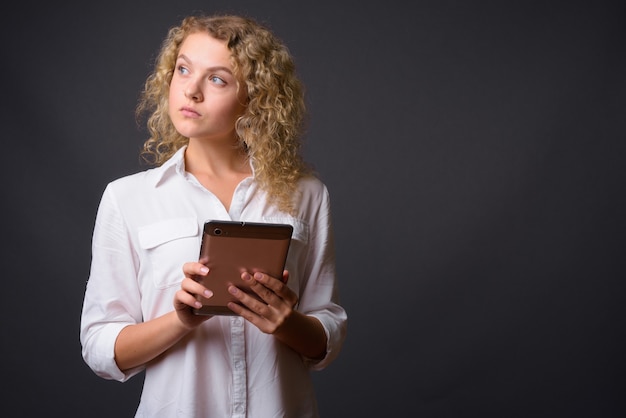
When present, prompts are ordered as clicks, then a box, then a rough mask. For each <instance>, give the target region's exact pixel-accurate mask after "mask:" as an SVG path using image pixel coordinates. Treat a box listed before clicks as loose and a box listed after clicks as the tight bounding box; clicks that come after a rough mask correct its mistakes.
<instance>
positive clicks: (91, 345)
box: [80, 185, 142, 381]
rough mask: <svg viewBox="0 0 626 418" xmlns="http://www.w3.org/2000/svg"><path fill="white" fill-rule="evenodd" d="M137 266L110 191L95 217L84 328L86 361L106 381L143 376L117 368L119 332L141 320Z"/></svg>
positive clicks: (105, 193) (83, 321) (84, 356)
mask: <svg viewBox="0 0 626 418" xmlns="http://www.w3.org/2000/svg"><path fill="white" fill-rule="evenodd" d="M137 264H138V262H137V257H136V254H135V252H134V250H133V246H132V242H131V238H130V234H129V232H128V228H127V227H126V225H125V223H124V221H123V217H122V216H121V213H120V210H119V207H118V205H117V204H116V199H115V196H114V193H113V190H112V187H111V185H109V186H107V188H106V189H105V191H104V193H103V196H102V199H101V201H100V205H99V208H98V213H97V215H96V221H95V226H94V232H93V238H92V262H91V270H90V273H89V279H88V281H87V286H86V289H85V298H84V301H83V308H82V314H81V325H80V342H81V345H82V356H83V358H84V360H85V362H86V363H87V365H88V366H89V367H90V368H91V369H92V370H93V371H94V372H95V373H96V374H97V375H98V376H101V377H103V378H105V379H113V380H118V381H126V380H128V379H129V378H130V377H132V376H133V375H135V374H137V373H139V372H140V371H141V370H142V368H141V367H140V368H136V369H132V370H127V371H125V372H123V371H121V370H120V369H119V368H118V367H117V364H116V362H115V341H116V339H117V336H118V334H119V332H120V331H121V330H122V329H123V328H124V327H126V326H128V325H131V324H136V323H138V322H140V321H141V320H142V314H141V299H140V291H139V287H138V284H137V281H136V280H132V278H135V277H137V268H138V266H137ZM129 278H131V279H130V280H129Z"/></svg>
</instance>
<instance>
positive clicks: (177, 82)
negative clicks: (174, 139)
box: [169, 32, 246, 142]
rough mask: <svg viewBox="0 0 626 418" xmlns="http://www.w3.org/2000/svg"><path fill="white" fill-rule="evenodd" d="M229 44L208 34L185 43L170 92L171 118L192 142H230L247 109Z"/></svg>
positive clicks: (190, 36)
mask: <svg viewBox="0 0 626 418" xmlns="http://www.w3.org/2000/svg"><path fill="white" fill-rule="evenodd" d="M230 55H231V54H230V51H229V50H228V48H227V46H226V43H225V42H222V41H219V40H217V39H215V38H213V37H211V36H210V35H209V34H207V33H205V32H196V33H192V34H190V35H188V36H187V38H186V39H185V40H184V41H183V43H182V45H181V47H180V51H179V54H178V58H177V60H176V66H175V68H174V75H173V77H172V81H171V83H170V91H169V115H170V119H171V120H172V123H173V124H174V127H175V128H176V130H177V131H178V132H179V133H180V134H181V135H183V136H185V137H187V138H190V139H192V138H193V139H198V140H202V141H228V142H232V141H233V140H234V139H235V138H236V135H235V121H236V120H237V118H238V117H239V116H240V115H241V114H242V113H243V111H244V109H245V104H244V103H245V102H246V94H245V91H244V89H239V88H238V85H239V84H238V83H237V79H236V77H235V75H234V74H233V68H232V65H231V63H230Z"/></svg>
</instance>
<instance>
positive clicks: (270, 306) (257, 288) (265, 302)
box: [228, 270, 298, 334]
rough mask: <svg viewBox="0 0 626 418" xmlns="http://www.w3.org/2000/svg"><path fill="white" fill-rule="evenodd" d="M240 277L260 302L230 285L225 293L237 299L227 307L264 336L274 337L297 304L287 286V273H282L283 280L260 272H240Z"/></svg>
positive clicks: (296, 298)
mask: <svg viewBox="0 0 626 418" xmlns="http://www.w3.org/2000/svg"><path fill="white" fill-rule="evenodd" d="M241 278H242V279H243V280H244V281H246V282H248V283H249V284H250V289H251V290H252V291H253V292H254V293H256V294H257V295H258V296H259V297H260V299H261V301H259V300H258V299H256V298H254V297H252V296H250V295H248V294H246V293H245V292H243V291H242V290H241V289H239V288H238V287H236V286H229V287H228V291H229V292H230V293H231V294H232V295H233V296H234V297H235V298H237V299H238V300H239V303H234V302H229V304H228V307H229V308H230V309H231V310H232V311H233V312H235V313H236V314H238V315H240V316H242V317H243V318H245V319H246V320H248V321H249V322H251V323H252V324H254V325H255V326H256V327H257V328H259V329H260V330H261V331H263V332H264V333H266V334H274V333H275V332H276V331H277V330H278V329H279V328H280V327H281V325H282V324H283V323H284V322H285V320H287V318H289V317H290V316H291V314H292V312H293V311H294V307H295V306H296V304H297V303H298V295H296V294H295V292H293V291H292V290H291V289H290V288H289V287H288V286H287V284H286V283H287V280H288V278H289V272H288V271H287V270H285V271H283V280H279V279H277V278H275V277H271V276H268V275H267V274H263V273H254V276H252V275H250V274H249V273H247V272H246V273H243V274H242V275H241Z"/></svg>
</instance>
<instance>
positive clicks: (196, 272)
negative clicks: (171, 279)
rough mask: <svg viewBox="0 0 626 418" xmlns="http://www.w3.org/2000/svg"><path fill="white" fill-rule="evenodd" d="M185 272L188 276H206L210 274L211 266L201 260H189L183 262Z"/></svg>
mask: <svg viewBox="0 0 626 418" xmlns="http://www.w3.org/2000/svg"><path fill="white" fill-rule="evenodd" d="M183 273H184V274H185V276H187V277H194V276H200V277H204V276H206V275H207V274H209V268H208V267H207V266H205V265H204V264H202V263H200V262H188V263H185V264H183Z"/></svg>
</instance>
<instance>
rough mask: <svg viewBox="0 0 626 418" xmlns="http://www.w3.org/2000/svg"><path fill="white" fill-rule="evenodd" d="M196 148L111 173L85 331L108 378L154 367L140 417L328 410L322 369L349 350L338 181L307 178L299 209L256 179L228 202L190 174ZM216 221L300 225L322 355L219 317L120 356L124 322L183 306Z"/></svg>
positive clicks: (299, 277) (295, 260)
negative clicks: (314, 376)
mask: <svg viewBox="0 0 626 418" xmlns="http://www.w3.org/2000/svg"><path fill="white" fill-rule="evenodd" d="M184 150H185V148H183V149H181V150H179V151H178V152H177V153H176V154H175V155H174V156H173V157H172V158H171V159H170V160H169V161H167V162H166V163H165V164H163V165H162V166H160V167H158V168H154V169H150V170H146V171H143V172H140V173H137V174H133V175H130V176H126V177H123V178H121V179H118V180H115V181H113V182H111V183H110V184H109V185H108V186H107V187H106V189H105V191H104V193H103V196H102V200H101V202H100V206H99V208H98V213H97V217H96V222H95V227H94V233H93V242H92V264H91V272H90V276H89V280H88V282H87V287H86V291H85V299H84V305H83V311H82V319H81V329H80V340H81V344H82V355H83V358H84V359H85V362H86V363H87V364H88V365H89V367H91V369H92V370H93V371H94V372H95V373H96V374H97V375H99V376H101V377H103V378H106V379H115V380H118V381H126V380H128V379H129V378H131V377H132V376H134V375H136V374H138V373H139V372H141V371H142V370H144V369H145V382H144V387H143V392H142V395H141V401H140V404H139V407H138V409H137V412H136V416H137V417H150V418H156V417H167V418H171V417H220V418H221V417H260V418H266V417H295V418H304V417H317V416H318V411H317V405H316V400H315V394H314V390H313V386H312V382H311V379H310V376H309V372H310V371H311V370H320V369H323V368H324V367H326V366H327V365H328V364H329V363H330V362H332V361H333V360H334V359H335V358H336V356H337V355H338V354H339V351H340V349H341V346H342V344H343V341H344V339H345V335H346V326H347V316H346V312H345V311H344V309H343V308H342V307H341V306H340V305H339V304H338V302H339V300H338V289H337V282H336V277H335V258H334V247H333V232H332V225H331V214H330V202H329V196H328V191H327V189H326V186H325V185H324V184H323V183H322V182H321V181H319V180H318V179H316V178H308V179H305V180H302V181H301V182H300V184H299V188H298V191H299V194H298V209H297V214H296V216H290V215H288V214H286V213H284V212H281V211H279V210H278V209H277V208H276V207H275V206H273V205H270V204H268V203H267V200H266V195H265V192H263V191H262V190H261V189H260V188H259V187H258V185H257V184H256V182H255V181H254V179H253V178H252V177H250V178H247V179H245V180H243V181H242V182H241V183H240V184H239V185H238V186H237V188H236V190H235V193H234V195H233V198H232V203H231V205H230V210H229V211H226V209H225V207H224V205H222V203H221V202H220V201H219V200H218V199H217V198H216V197H215V196H214V195H213V194H212V193H211V192H209V191H208V190H207V189H205V188H204V187H203V186H201V185H200V183H199V182H198V181H197V180H196V179H195V177H193V176H192V175H190V174H189V173H187V172H186V171H185V168H184V158H183V156H184ZM209 219H218V220H234V221H248V222H273V223H289V224H291V225H292V226H293V227H294V231H293V236H292V240H291V246H290V249H289V255H288V257H287V263H286V269H287V270H289V283H288V285H289V287H290V288H291V289H293V290H294V291H295V292H296V293H297V294H298V296H299V303H298V306H297V309H298V310H299V311H300V312H302V313H304V314H306V315H311V316H314V317H316V318H317V319H318V320H319V321H320V322H321V323H322V325H323V327H324V330H325V332H326V336H327V338H328V345H327V354H326V357H325V358H324V359H322V360H321V361H318V362H312V361H309V360H307V359H305V358H302V357H301V356H300V355H299V354H297V353H296V352H295V351H293V350H292V349H290V348H289V347H287V346H286V345H284V344H282V343H281V342H279V341H278V340H276V339H275V338H274V337H273V336H271V335H268V334H264V333H262V332H261V331H259V330H258V329H257V328H256V327H255V326H254V325H252V324H250V323H248V322H247V321H245V320H244V319H243V318H241V317H239V316H214V317H213V318H211V319H209V320H208V321H206V322H204V323H203V324H202V325H200V326H199V327H198V328H197V329H195V330H194V331H192V332H191V333H189V334H188V335H187V336H185V337H184V338H183V339H182V340H181V341H179V342H178V343H177V344H176V345H174V346H172V347H171V348H170V349H168V350H167V351H166V352H165V353H163V354H162V355H161V356H159V357H157V358H156V359H155V360H153V361H151V362H149V363H148V364H146V365H145V366H142V367H138V368H135V369H132V370H127V371H125V372H123V371H121V370H120V369H119V368H118V367H117V365H116V363H115V359H114V351H113V349H114V344H115V339H116V338H117V335H118V333H119V332H120V330H121V329H122V328H124V327H125V326H127V325H130V324H136V323H139V322H142V321H148V320H150V319H153V318H155V317H158V316H160V315H163V314H165V313H167V312H169V311H172V310H173V299H174V294H175V292H176V291H177V290H178V289H179V288H180V282H181V280H182V278H183V273H182V265H183V264H184V263H185V262H188V261H194V260H197V259H198V255H199V250H200V237H201V232H202V226H203V224H204V222H205V221H207V220H209Z"/></svg>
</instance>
